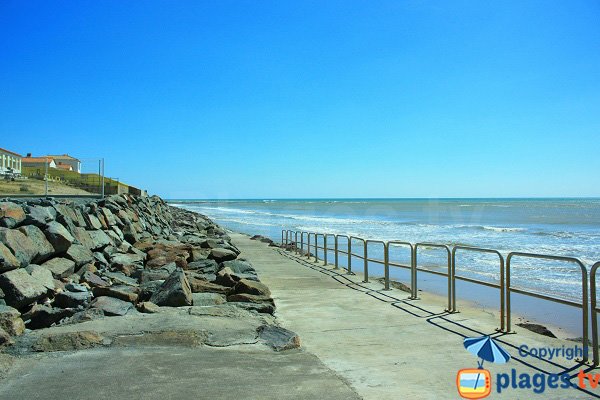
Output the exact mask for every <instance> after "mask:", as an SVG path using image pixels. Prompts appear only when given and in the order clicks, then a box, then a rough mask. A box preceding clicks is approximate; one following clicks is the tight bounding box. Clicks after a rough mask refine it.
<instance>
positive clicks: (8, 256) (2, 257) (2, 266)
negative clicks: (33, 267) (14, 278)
mask: <svg viewBox="0 0 600 400" xmlns="http://www.w3.org/2000/svg"><path fill="white" fill-rule="evenodd" d="M20 266H21V262H20V261H19V260H17V258H16V257H15V256H14V254H13V253H12V252H11V251H10V249H9V248H8V247H6V246H5V245H4V244H3V243H0V273H2V272H6V271H10V270H13V269H17V268H19V267H20Z"/></svg>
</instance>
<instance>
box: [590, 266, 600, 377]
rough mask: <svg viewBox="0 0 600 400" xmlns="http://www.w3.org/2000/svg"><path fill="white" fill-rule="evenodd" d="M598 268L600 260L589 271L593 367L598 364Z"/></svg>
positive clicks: (599, 362) (599, 358)
mask: <svg viewBox="0 0 600 400" xmlns="http://www.w3.org/2000/svg"><path fill="white" fill-rule="evenodd" d="M598 268H600V261H599V262H597V263H596V264H594V266H593V267H592V269H591V271H590V296H591V297H590V301H591V309H592V310H591V311H592V353H593V355H594V367H596V366H598V364H600V356H599V355H598V311H597V309H596V307H597V304H596V271H597V270H598Z"/></svg>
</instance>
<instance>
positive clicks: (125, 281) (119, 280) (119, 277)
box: [102, 271, 138, 286]
mask: <svg viewBox="0 0 600 400" xmlns="http://www.w3.org/2000/svg"><path fill="white" fill-rule="evenodd" d="M102 275H104V277H106V278H109V279H111V280H112V281H113V283H116V284H122V285H129V286H138V282H137V280H136V279H133V278H130V277H128V276H127V275H125V274H124V273H122V272H109V271H105V272H103V273H102Z"/></svg>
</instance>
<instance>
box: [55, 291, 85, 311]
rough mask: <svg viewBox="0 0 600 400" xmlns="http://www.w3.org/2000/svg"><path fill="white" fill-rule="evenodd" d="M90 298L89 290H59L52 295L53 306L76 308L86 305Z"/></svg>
mask: <svg viewBox="0 0 600 400" xmlns="http://www.w3.org/2000/svg"><path fill="white" fill-rule="evenodd" d="M91 298H92V295H91V293H90V292H87V291H86V292H60V293H57V294H56V296H54V303H53V305H54V306H55V307H60V308H77V307H80V306H81V307H83V306H85V305H87V304H88V303H89V302H90V300H91Z"/></svg>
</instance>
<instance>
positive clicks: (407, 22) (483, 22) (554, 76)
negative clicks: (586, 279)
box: [0, 0, 600, 199]
mask: <svg viewBox="0 0 600 400" xmlns="http://www.w3.org/2000/svg"><path fill="white" fill-rule="evenodd" d="M0 147H3V148H7V149H9V150H12V151H15V152H18V153H21V154H26V153H33V154H34V155H43V154H63V153H69V154H71V155H74V156H76V157H78V158H81V159H82V160H83V161H84V168H91V169H95V168H96V167H95V166H96V165H97V160H98V159H99V158H104V159H105V163H106V174H107V176H111V177H115V178H119V179H120V180H121V181H123V182H127V183H129V184H131V185H134V186H138V187H142V188H145V189H147V190H148V191H149V192H150V193H153V194H158V195H161V196H163V197H165V198H170V199H175V198H328V197H342V198H349V197H350V198H354V197H434V198H439V197H529V196H532V197H555V196H556V197H565V196H566V197H577V196H600V2H599V1H597V0H590V1H580V0H568V1H552V0H543V1H523V0H518V1H510V0H503V1H493V2H492V1H476V0H470V1H461V0H454V1H416V0H405V1H401V0H394V1H376V0H375V1H351V0H347V1H334V0H331V1H330V0H328V1H309V0H301V1H282V0H277V1H269V0H264V1H243V0H235V1H228V0H218V1H217V0H215V1H183V0H178V1H144V2H137V1H123V0H119V1H52V2H50V1H20V0H19V1H10V0H0Z"/></svg>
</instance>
